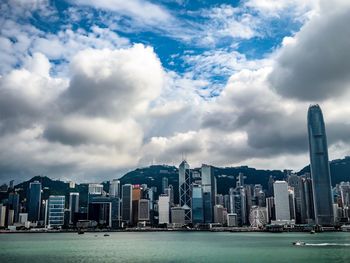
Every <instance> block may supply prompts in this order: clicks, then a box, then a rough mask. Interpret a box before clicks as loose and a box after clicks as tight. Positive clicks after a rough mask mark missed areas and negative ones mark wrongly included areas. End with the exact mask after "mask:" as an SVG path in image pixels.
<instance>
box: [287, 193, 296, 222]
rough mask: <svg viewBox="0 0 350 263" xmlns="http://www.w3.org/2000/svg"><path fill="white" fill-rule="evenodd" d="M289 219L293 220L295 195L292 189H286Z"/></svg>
mask: <svg viewBox="0 0 350 263" xmlns="http://www.w3.org/2000/svg"><path fill="white" fill-rule="evenodd" d="M288 199H289V213H290V219H294V220H295V195H294V190H293V188H289V189H288Z"/></svg>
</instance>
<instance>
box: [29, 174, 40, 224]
mask: <svg viewBox="0 0 350 263" xmlns="http://www.w3.org/2000/svg"><path fill="white" fill-rule="evenodd" d="M40 205H41V183H40V182H38V181H35V182H31V183H30V184H29V203H28V220H29V221H31V222H37V221H39V219H40Z"/></svg>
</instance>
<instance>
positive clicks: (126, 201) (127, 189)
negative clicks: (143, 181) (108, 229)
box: [122, 184, 132, 224]
mask: <svg viewBox="0 0 350 263" xmlns="http://www.w3.org/2000/svg"><path fill="white" fill-rule="evenodd" d="M122 219H123V221H125V222H126V223H127V224H131V222H132V185H131V184H124V185H123V186H122Z"/></svg>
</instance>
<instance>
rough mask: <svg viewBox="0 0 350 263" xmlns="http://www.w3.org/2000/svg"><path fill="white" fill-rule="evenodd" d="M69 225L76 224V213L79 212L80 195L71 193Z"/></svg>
mask: <svg viewBox="0 0 350 263" xmlns="http://www.w3.org/2000/svg"><path fill="white" fill-rule="evenodd" d="M69 211H70V215H69V223H70V224H72V223H73V222H74V213H78V212H79V193H69Z"/></svg>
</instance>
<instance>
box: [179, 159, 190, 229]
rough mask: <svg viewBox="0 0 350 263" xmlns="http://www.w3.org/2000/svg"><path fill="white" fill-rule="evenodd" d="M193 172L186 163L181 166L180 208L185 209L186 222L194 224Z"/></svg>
mask: <svg viewBox="0 0 350 263" xmlns="http://www.w3.org/2000/svg"><path fill="white" fill-rule="evenodd" d="M191 196H192V195H191V170H190V166H189V164H188V163H187V162H186V161H182V163H181V164H180V166H179V200H180V206H181V207H183V208H184V209H185V211H186V212H185V222H186V224H189V223H191V222H192V208H191V205H192V200H191Z"/></svg>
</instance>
